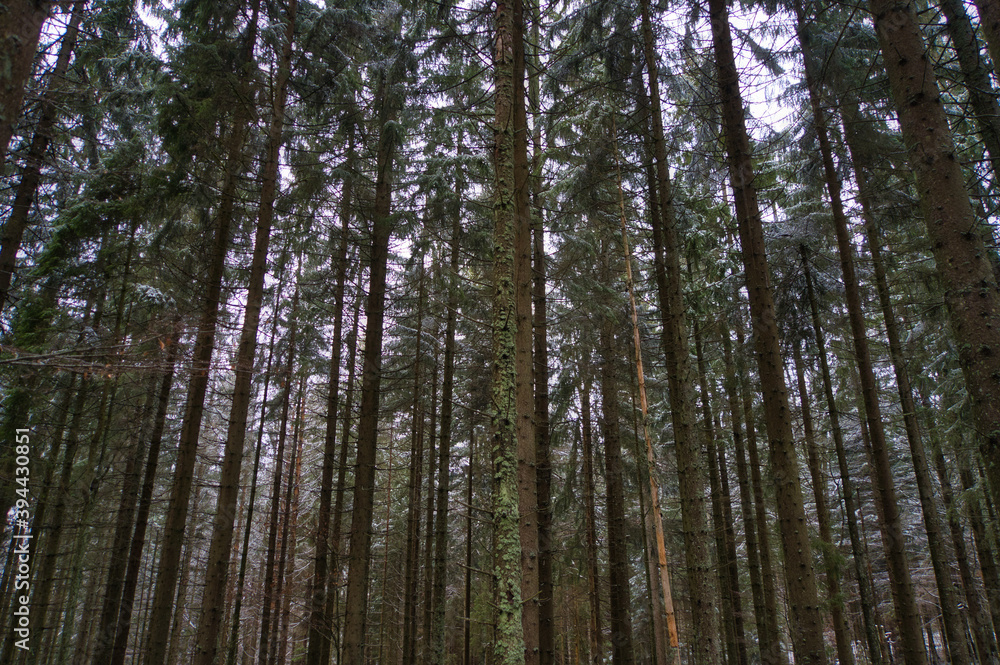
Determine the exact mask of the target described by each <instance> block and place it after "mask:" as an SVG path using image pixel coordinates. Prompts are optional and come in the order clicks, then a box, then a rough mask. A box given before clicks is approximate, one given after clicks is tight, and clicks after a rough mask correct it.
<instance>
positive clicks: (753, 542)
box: [722, 330, 778, 662]
mask: <svg viewBox="0 0 1000 665" xmlns="http://www.w3.org/2000/svg"><path fill="white" fill-rule="evenodd" d="M732 346H733V344H732V341H731V340H730V339H729V331H728V330H726V331H725V334H723V336H722V349H723V354H724V359H725V365H726V370H725V384H724V386H725V390H726V398H727V402H728V406H729V417H730V419H731V422H732V427H733V444H734V448H735V449H736V479H737V482H738V484H739V488H740V514H741V516H742V518H743V533H744V537H745V540H746V552H747V568H748V571H749V574H750V592H751V595H752V597H753V612H754V621H755V623H756V625H757V644H758V646H759V648H760V651H761V661H762V662H763V661H764V657H763V654H764V652H765V650H766V649H767V648H768V647H767V644H768V635H769V633H768V627H767V621H766V618H767V609H766V606H765V603H764V585H763V581H762V579H761V563H760V546H759V544H758V541H757V521H756V519H755V518H754V509H753V500H752V490H751V487H750V474H749V471H748V469H747V458H746V444H745V443H744V437H743V411H744V409H743V405H742V404H741V403H740V399H741V395H740V394H739V392H738V386H737V377H736V367H735V364H734V362H733V349H732ZM752 426H753V425H752V423H749V424H748V426H747V428H748V429H747V432H748V433H749V428H750V427H752ZM777 639H778V637H777V635H776V634H774V635H771V636H770V642H771V643H776V642H777Z"/></svg>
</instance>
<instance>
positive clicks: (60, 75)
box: [0, 0, 86, 310]
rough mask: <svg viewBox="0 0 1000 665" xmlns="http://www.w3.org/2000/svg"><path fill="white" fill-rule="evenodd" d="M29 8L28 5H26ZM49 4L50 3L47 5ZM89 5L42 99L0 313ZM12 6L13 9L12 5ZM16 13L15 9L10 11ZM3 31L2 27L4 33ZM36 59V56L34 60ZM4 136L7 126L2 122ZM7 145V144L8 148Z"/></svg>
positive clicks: (6, 257)
mask: <svg viewBox="0 0 1000 665" xmlns="http://www.w3.org/2000/svg"><path fill="white" fill-rule="evenodd" d="M25 4H27V3H25ZM45 4H48V3H45ZM85 4H86V2H84V1H83V0H77V1H76V2H74V3H73V14H72V16H70V20H69V25H67V26H66V32H65V33H64V34H63V38H62V44H61V45H60V46H59V55H58V56H57V57H56V64H55V67H53V69H52V73H51V74H50V75H49V83H48V87H47V89H46V91H45V95H44V96H43V97H42V103H41V109H40V113H39V118H38V124H37V125H35V133H34V135H33V136H32V138H31V145H30V147H29V148H28V154H27V156H26V158H25V164H24V170H23V171H22V172H21V180H20V182H19V183H18V185H17V193H16V194H15V195H14V203H13V205H12V206H11V210H10V216H9V217H8V218H7V221H6V222H5V223H4V226H3V241H2V245H0V310H2V309H3V306H4V304H5V303H6V302H7V295H8V292H9V290H10V283H11V280H12V278H13V276H14V263H15V261H16V259H17V251H18V250H19V249H20V248H21V240H22V239H23V238H24V231H25V229H27V228H28V217H29V214H30V212H31V205H32V203H33V202H34V200H35V195H36V194H37V193H38V184H39V182H40V181H41V174H42V164H43V162H44V160H45V155H46V154H47V153H48V151H49V143H50V141H51V140H52V131H53V129H54V127H55V124H56V117H57V116H58V112H57V108H56V102H57V101H58V100H57V97H58V95H59V93H60V88H61V87H62V82H63V79H64V78H65V77H66V72H67V71H69V61H70V58H71V57H72V55H73V49H74V48H76V40H77V36H78V34H79V32H80V20H81V19H82V18H83V8H84V5H85ZM8 6H9V5H8ZM11 10H14V8H13V7H12V8H11V9H10V10H8V11H11ZM14 11H16V10H14ZM3 21H4V19H3V18H0V26H3V25H4V23H3ZM2 30H3V27H0V31H2ZM31 57H34V53H32V56H31ZM0 123H2V124H0V132H2V131H3V129H2V127H3V125H5V124H6V123H3V121H2V120H0ZM0 140H2V136H0ZM4 145H6V144H4ZM2 166H3V157H2V152H0V167H2Z"/></svg>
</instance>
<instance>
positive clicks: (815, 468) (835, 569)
mask: <svg viewBox="0 0 1000 665" xmlns="http://www.w3.org/2000/svg"><path fill="white" fill-rule="evenodd" d="M792 352H793V353H794V354H795V355H794V361H795V377H796V379H797V382H798V388H799V403H800V405H801V407H802V430H803V436H804V438H805V442H806V455H807V457H808V459H809V475H810V477H811V478H812V485H813V497H814V498H815V499H816V521H817V522H818V523H819V539H820V541H821V542H822V543H823V564H824V566H825V568H826V571H825V572H826V591H827V603H828V604H829V606H830V618H831V619H832V621H833V634H834V637H835V638H836V642H837V662H838V663H839V664H840V665H854V648H853V646H852V644H851V633H850V629H849V628H848V626H847V621H846V620H845V619H844V601H843V598H842V597H841V589H840V563H839V558H840V557H839V553H838V552H837V549H836V547H837V546H836V544H835V543H834V542H833V535H832V532H831V531H830V509H829V508H828V507H827V503H826V493H827V482H826V477H825V476H824V475H823V462H824V461H823V460H821V459H820V452H819V447H818V446H817V444H816V436H815V434H814V430H813V419H812V408H811V407H810V404H809V390H808V389H807V388H806V372H805V366H804V364H803V362H802V349H801V346H800V344H798V343H795V344H793V346H792Z"/></svg>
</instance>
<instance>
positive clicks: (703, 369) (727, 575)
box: [688, 263, 749, 665]
mask: <svg viewBox="0 0 1000 665" xmlns="http://www.w3.org/2000/svg"><path fill="white" fill-rule="evenodd" d="M691 265H692V264H691V263H689V264H688V266H689V268H690V266H691ZM701 337H702V330H701V329H699V328H698V326H697V324H695V326H694V344H695V358H696V359H697V362H698V383H699V386H700V388H701V409H702V418H703V420H704V422H705V425H704V427H705V440H706V441H707V442H708V450H707V453H708V464H709V474H708V478H709V486H710V487H711V488H712V521H713V522H714V523H715V532H716V536H715V539H716V540H715V542H716V551H717V556H718V562H717V565H718V567H719V591H720V593H722V594H724V598H723V608H724V613H723V616H722V621H723V625H724V626H725V627H726V631H725V634H726V640H727V642H728V643H727V645H726V649H727V651H728V654H729V656H728V660H729V662H730V663H732V664H733V665H747V663H748V662H749V661H748V658H749V657H748V655H747V640H746V634H745V633H744V628H743V607H742V605H743V603H742V601H741V599H740V584H739V572H738V570H737V569H736V542H735V540H734V539H735V534H734V533H733V530H732V517H731V515H730V517H729V519H728V520H727V519H726V505H727V504H728V503H729V487H728V482H729V481H728V479H727V480H726V486H725V488H723V478H722V473H723V469H722V462H721V460H722V459H724V458H725V452H723V451H720V450H719V440H718V439H717V437H716V432H717V430H716V428H715V427H714V426H713V422H712V421H713V417H712V396H711V393H710V391H709V387H708V363H707V362H706V360H705V353H704V349H703V345H702V339H701ZM726 614H728V616H726Z"/></svg>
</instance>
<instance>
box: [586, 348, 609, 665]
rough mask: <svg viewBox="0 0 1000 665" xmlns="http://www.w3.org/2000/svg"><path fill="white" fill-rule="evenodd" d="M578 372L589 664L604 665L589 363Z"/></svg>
mask: <svg viewBox="0 0 1000 665" xmlns="http://www.w3.org/2000/svg"><path fill="white" fill-rule="evenodd" d="M582 365H583V366H582V367H580V373H581V374H582V375H583V384H582V386H580V420H581V423H580V439H581V443H582V446H583V507H584V522H585V524H586V527H585V528H586V545H587V547H586V549H587V598H588V600H589V603H588V605H589V606H590V630H589V631H588V632H589V634H590V657H591V663H593V665H601V664H602V663H603V662H604V646H603V643H604V640H603V639H602V634H603V631H604V628H603V626H602V621H601V593H600V569H599V568H598V562H597V561H598V557H597V518H596V515H595V513H596V512H597V511H596V505H595V499H594V494H595V491H594V450H593V425H592V418H591V411H590V390H591V378H590V367H589V363H582Z"/></svg>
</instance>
